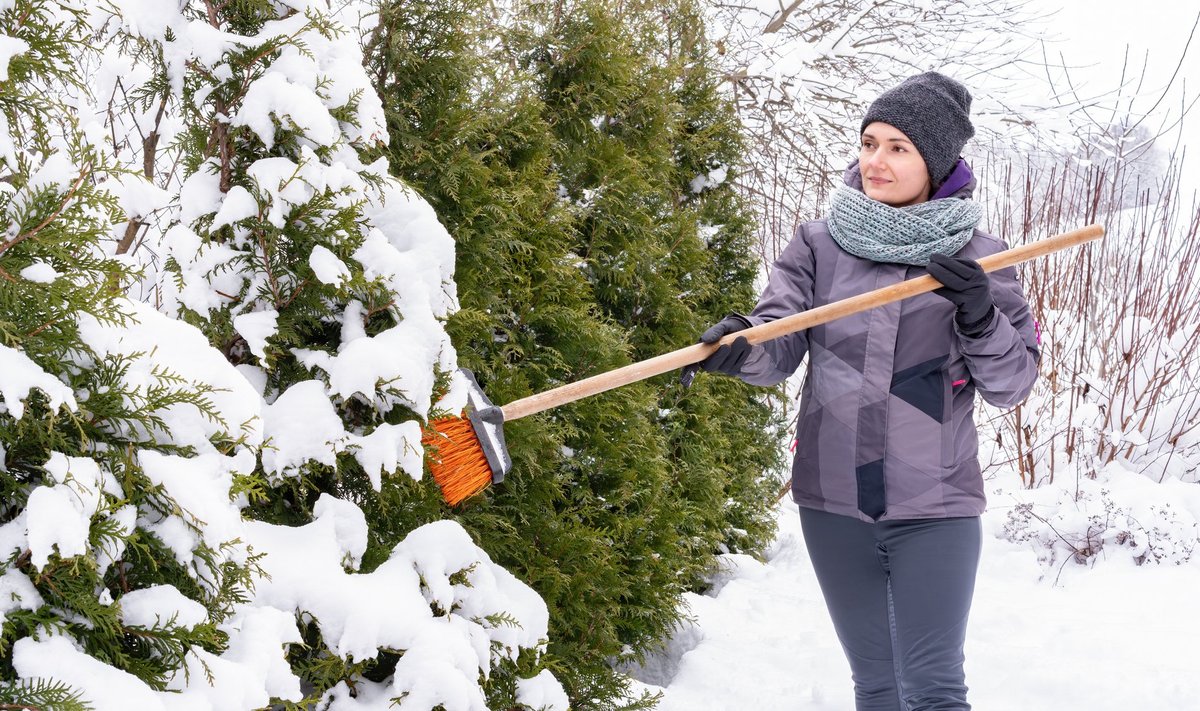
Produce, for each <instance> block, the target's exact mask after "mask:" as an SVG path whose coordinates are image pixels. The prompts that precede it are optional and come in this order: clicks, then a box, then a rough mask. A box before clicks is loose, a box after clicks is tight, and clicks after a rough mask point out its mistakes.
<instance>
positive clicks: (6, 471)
mask: <svg viewBox="0 0 1200 711" xmlns="http://www.w3.org/2000/svg"><path fill="white" fill-rule="evenodd" d="M88 31H89V30H88V28H87V26H86V24H85V23H84V19H83V17H82V12H81V11H80V10H77V9H73V8H70V7H63V6H62V5H61V4H60V3H48V2H40V1H38V0H17V2H16V3H15V4H14V5H12V6H11V7H9V8H8V9H7V10H5V11H3V12H0V34H6V35H9V36H12V37H18V38H20V39H21V40H22V41H24V42H25V43H26V44H27V45H28V48H29V49H28V50H27V51H26V52H24V53H22V54H18V55H16V56H14V57H13V59H12V62H11V63H10V66H9V69H10V71H9V77H8V80H7V81H5V82H3V83H2V84H0V113H2V114H3V117H4V119H5V121H4V126H5V127H7V130H8V133H7V134H6V135H4V136H3V137H2V138H3V139H5V140H7V139H9V138H11V141H12V145H13V148H14V152H15V154H14V155H13V156H12V157H11V158H12V159H11V160H9V161H7V165H5V163H3V162H0V187H2V188H3V189H0V224H4V225H6V226H8V229H7V231H6V233H5V235H4V237H3V238H2V239H0V346H3V347H4V348H5V349H10V350H11V351H14V352H16V353H19V354H20V355H21V356H23V357H25V358H28V359H29V361H31V362H32V363H33V364H34V365H35V366H37V368H39V369H40V370H41V371H42V372H41V375H43V376H44V379H43V380H42V381H41V382H42V385H41V386H40V388H41V389H34V390H32V391H31V392H30V394H29V396H28V398H26V399H25V400H24V402H23V407H21V403H18V402H17V401H16V400H15V399H12V400H6V401H5V402H4V408H3V410H0V454H2V455H3V461H0V491H2V492H3V495H4V498H3V503H2V504H0V525H5V524H11V525H14V526H17V527H20V526H21V521H20V520H19V519H20V517H22V516H23V515H24V512H25V510H26V505H27V502H28V500H29V497H30V495H31V493H32V492H33V491H34V490H36V489H37V488H38V487H39V486H42V485H46V486H66V487H70V488H71V490H72V493H73V494H76V495H77V494H79V493H81V492H82V494H83V496H82V500H85V501H86V500H88V497H89V496H93V495H94V496H95V499H96V501H97V506H96V510H95V511H94V512H85V513H88V514H90V521H89V528H88V540H87V541H86V543H87V546H88V549H89V550H88V552H87V553H86V554H84V555H75V556H65V555H60V554H52V555H50V556H49V560H48V561H47V562H46V563H45V564H44V565H41V566H40V567H39V565H38V564H37V562H36V561H35V560H34V558H33V556H32V555H31V550H30V549H29V548H25V549H23V550H15V551H3V552H0V557H2V560H0V574H6V575H8V574H12V573H14V572H16V573H17V574H19V575H23V576H25V577H26V578H27V579H28V580H29V582H30V583H31V584H32V586H33V588H34V589H35V590H36V591H37V593H38V595H40V597H41V599H42V601H43V604H42V605H40V606H37V607H36V609H24V608H18V609H16V610H13V611H11V612H9V613H8V614H7V615H6V616H5V620H4V625H3V628H2V630H0V680H2V681H3V682H4V684H3V685H0V704H11V705H13V706H12V707H14V708H15V707H16V705H21V704H25V705H29V706H30V707H33V708H55V709H60V708H61V709H81V708H87V706H86V704H84V703H82V702H81V701H80V697H79V695H78V694H77V693H76V692H75V691H73V690H71V689H68V688H66V687H65V686H63V685H62V684H60V683H56V682H54V681H52V680H45V681H36V682H27V681H19V680H17V679H16V672H15V669H14V668H13V658H12V655H13V647H14V644H15V643H16V641H17V640H20V639H22V638H26V637H35V638H42V637H44V636H45V635H47V634H65V635H68V636H70V637H71V638H73V639H74V640H75V641H76V642H78V644H79V645H80V646H81V647H82V648H83V649H84V650H85V651H86V652H87V653H88V654H89V655H91V656H93V657H94V658H96V659H98V660H100V661H102V662H105V663H107V664H110V665H112V666H114V667H116V668H118V669H121V670H124V671H127V672H129V673H131V674H133V675H135V676H137V677H139V678H140V679H142V680H143V681H145V682H146V683H147V684H149V685H150V686H152V687H155V688H164V687H165V685H166V683H167V680H168V679H169V677H170V676H171V675H172V674H173V672H174V671H175V670H176V669H177V668H178V667H179V666H180V664H181V660H182V659H183V656H184V655H185V654H186V653H187V652H188V651H189V650H191V649H193V648H202V649H206V650H209V651H212V652H220V651H221V650H222V649H223V648H224V646H225V643H226V635H225V634H224V633H223V632H220V631H218V630H217V628H216V625H217V624H218V623H219V622H220V621H222V620H223V619H224V618H225V616H227V615H228V613H229V611H230V609H231V607H232V605H233V604H235V603H236V602H237V601H239V600H243V599H245V594H246V591H247V589H248V587H249V585H250V579H251V576H250V568H251V566H249V565H246V564H244V563H243V564H235V563H231V562H228V561H226V560H225V556H223V555H216V554H213V552H211V551H203V550H202V551H199V552H198V556H199V557H200V558H201V559H206V558H207V562H208V563H209V567H210V568H211V571H210V572H211V573H212V578H211V579H210V580H209V581H207V582H210V583H212V584H211V586H206V585H203V584H201V583H200V582H198V581H197V580H196V578H194V577H193V575H192V572H191V571H189V570H187V569H185V568H184V567H183V566H181V565H179V564H177V563H176V562H175V557H174V555H173V553H172V552H171V551H170V550H169V549H168V548H167V547H166V546H164V545H163V544H162V543H161V542H160V541H157V540H156V539H155V538H154V536H153V534H151V533H150V532H149V531H147V530H145V529H142V528H138V527H137V525H136V524H135V525H129V523H125V522H123V521H126V520H127V519H126V518H125V517H123V516H122V514H123V513H132V512H131V511H130V508H132V509H134V510H135V511H136V512H140V513H141V514H143V515H153V514H154V513H155V512H161V513H164V514H165V513H167V512H169V513H179V512H180V509H179V506H178V505H177V504H176V503H175V502H174V501H172V500H171V499H170V498H169V497H168V496H166V495H165V494H164V493H163V492H162V491H161V489H158V488H156V487H155V486H154V485H153V484H152V483H151V481H150V480H149V478H148V477H147V476H146V475H145V473H144V472H143V471H142V470H141V468H140V466H139V464H138V459H137V453H138V451H140V450H143V449H147V448H152V449H155V450H158V451H161V452H171V453H181V454H186V453H187V452H186V451H184V450H183V449H182V448H180V447H177V446H173V445H169V444H160V443H159V440H160V439H165V438H163V437H162V435H163V434H165V431H166V422H165V421H164V419H163V416H162V414H161V413H162V412H163V411H165V410H167V409H169V408H175V407H191V408H195V409H196V410H197V411H199V412H200V413H202V414H203V415H205V416H207V417H209V418H210V419H216V417H217V415H216V412H215V410H214V409H213V407H212V405H211V403H210V402H209V400H208V397H207V396H208V395H209V394H210V391H209V390H208V389H206V388H205V387H203V386H196V385H195V384H193V383H191V382H188V381H186V380H185V379H183V378H182V377H180V376H179V375H178V374H176V373H173V372H170V371H169V370H167V369H165V368H161V367H155V368H154V369H153V370H152V372H150V373H149V374H148V376H149V377H147V378H146V382H145V383H144V384H142V385H140V386H135V385H132V384H131V383H130V379H129V378H127V376H128V375H129V371H130V368H131V367H132V365H133V363H134V361H136V360H137V359H139V358H141V356H142V355H144V354H139V353H127V354H101V353H97V352H95V351H94V350H93V349H92V348H91V347H90V346H89V345H88V343H87V342H86V341H85V338H84V331H83V328H82V326H81V322H82V321H84V320H87V319H91V320H94V322H95V323H96V324H99V325H101V326H120V325H124V324H126V323H128V319H129V318H130V314H129V313H128V307H127V303H126V302H124V301H123V300H122V296H123V292H124V289H125V288H126V286H127V285H128V283H129V282H130V280H131V278H132V277H133V276H134V275H133V274H132V273H131V271H130V268H129V267H128V265H127V263H123V262H119V261H117V260H114V259H111V258H108V257H107V256H105V254H104V253H103V250H102V248H101V247H100V244H101V242H102V241H103V240H106V239H108V238H109V237H110V235H111V232H112V230H113V228H114V225H116V224H118V223H119V222H120V221H121V219H122V212H121V210H120V208H119V206H118V204H117V199H116V197H114V196H113V195H112V194H110V193H109V192H107V191H106V190H105V189H104V188H103V186H102V183H103V182H104V181H105V180H109V179H112V178H115V177H117V175H118V170H117V169H116V168H115V167H114V166H113V165H112V164H111V161H109V160H108V159H107V158H106V157H105V156H104V155H103V154H102V153H101V152H100V151H99V150H97V148H96V147H94V146H93V145H91V144H89V143H88V142H87V141H85V140H84V139H83V137H82V136H81V134H80V131H79V129H78V127H77V126H76V124H75V119H74V115H75V114H74V111H73V109H72V108H71V107H70V106H68V105H66V104H64V103H62V100H61V97H63V96H65V95H66V94H67V93H68V92H69V91H71V90H73V89H77V88H78V84H77V82H79V81H80V78H79V66H80V65H79V62H80V61H81V59H80V58H81V56H83V55H85V54H86V52H87V51H89V49H88V44H87V42H86V41H85V38H86V36H87V32H88ZM36 265H44V266H41V267H39V268H42V269H45V268H46V267H49V268H50V269H52V270H53V272H54V273H55V274H56V275H57V276H55V277H54V278H53V279H50V280H46V279H42V278H33V277H32V276H30V275H31V274H33V273H30V272H27V271H26V270H27V269H28V268H30V267H34V266H36ZM10 355H11V354H10ZM6 375H7V374H6ZM55 384H60V385H61V386H62V387H63V391H64V392H66V393H69V394H71V395H72V396H73V401H72V399H70V398H67V397H66V396H63V398H62V399H63V400H65V401H63V402H60V403H55V401H54V399H53V397H52V396H53V395H54V394H53V393H50V392H44V390H46V389H50V390H55V389H56V388H55V387H53V385H55ZM22 394H23V393H16V395H17V396H18V397H19V396H20V395H22ZM5 397H6V398H8V397H11V395H10V393H9V392H6V393H5ZM18 415H20V416H18ZM223 444H226V445H227V444H228V443H223ZM57 454H60V455H65V456H66V457H72V458H78V460H76V461H80V460H82V461H85V462H86V461H90V462H91V463H94V465H95V466H97V467H98V468H99V472H100V474H101V476H102V477H103V478H105V479H107V480H108V481H109V484H106V485H103V486H101V484H100V483H99V482H95V481H89V480H88V477H87V476H85V475H84V473H83V472H81V471H79V470H76V469H74V467H75V466H76V465H75V464H72V465H70V466H71V467H72V468H71V469H70V470H69V471H68V473H67V475H66V476H65V478H63V479H64V480H59V477H58V476H57V475H54V474H52V473H51V470H50V467H49V465H48V462H50V461H51V460H52V455H57ZM79 466H81V467H82V466H84V465H82V464H81V465H79ZM93 487H99V488H102V489H103V490H102V491H100V492H96V491H95V489H94V488H93ZM129 518H136V515H135V516H131V517H129ZM42 523H43V524H44V523H45V522H42ZM130 523H131V521H130ZM102 561H103V562H102ZM163 584H169V585H173V586H175V587H176V588H178V589H179V590H181V591H183V592H184V594H185V595H187V596H188V597H190V598H192V599H193V600H196V601H199V602H200V603H201V604H203V605H205V606H206V609H207V610H208V612H209V619H208V621H207V622H204V623H202V624H199V625H195V626H193V627H183V626H180V625H179V624H177V621H176V620H175V619H170V620H162V621H160V622H159V623H158V624H156V625H155V626H153V627H151V628H143V627H138V626H133V625H127V624H125V623H124V622H123V621H122V617H121V607H120V598H121V596H122V595H123V594H124V593H127V592H130V591H131V590H135V589H142V588H146V587H150V586H154V585H163ZM5 602H6V603H8V602H10V601H8V600H6V601H5ZM24 602H25V603H27V604H28V603H29V602H30V601H28V600H26V601H24Z"/></svg>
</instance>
